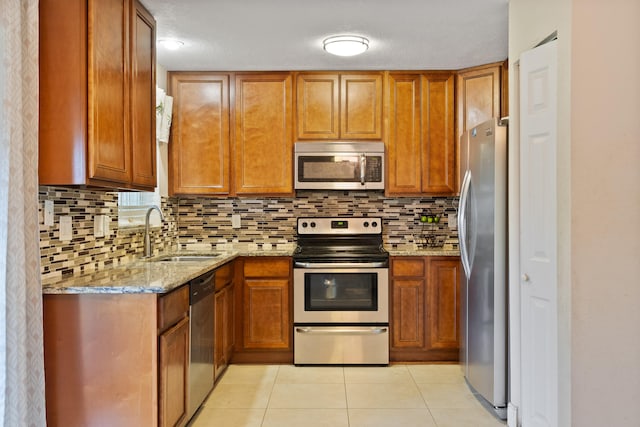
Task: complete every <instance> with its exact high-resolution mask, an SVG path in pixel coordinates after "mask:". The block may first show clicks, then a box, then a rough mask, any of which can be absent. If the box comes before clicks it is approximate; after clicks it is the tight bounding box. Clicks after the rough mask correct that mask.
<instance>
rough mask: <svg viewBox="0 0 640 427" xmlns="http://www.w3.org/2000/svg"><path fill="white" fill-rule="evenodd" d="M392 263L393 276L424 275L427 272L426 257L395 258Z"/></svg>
mask: <svg viewBox="0 0 640 427" xmlns="http://www.w3.org/2000/svg"><path fill="white" fill-rule="evenodd" d="M391 265H392V268H391V274H392V276H393V277H424V275H425V273H426V268H425V267H426V263H425V260H424V259H417V258H410V259H393V260H392V264H391Z"/></svg>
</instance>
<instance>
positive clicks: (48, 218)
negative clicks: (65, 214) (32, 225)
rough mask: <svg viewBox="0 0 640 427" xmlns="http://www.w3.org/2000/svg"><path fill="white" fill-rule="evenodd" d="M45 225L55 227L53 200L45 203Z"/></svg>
mask: <svg viewBox="0 0 640 427" xmlns="http://www.w3.org/2000/svg"><path fill="white" fill-rule="evenodd" d="M44 225H45V226H47V227H51V226H52V225H53V200H45V201H44Z"/></svg>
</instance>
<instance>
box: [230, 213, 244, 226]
mask: <svg viewBox="0 0 640 427" xmlns="http://www.w3.org/2000/svg"><path fill="white" fill-rule="evenodd" d="M241 227H242V221H241V219H240V214H233V215H231V228H241Z"/></svg>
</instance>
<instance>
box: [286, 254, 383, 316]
mask: <svg viewBox="0 0 640 427" xmlns="http://www.w3.org/2000/svg"><path fill="white" fill-rule="evenodd" d="M293 321H294V323H296V324H304V323H306V324H310V323H315V324H320V323H325V324H326V323H333V324H335V323H342V324H345V323H383V324H386V323H388V322H389V270H388V268H361V267H360V268H349V267H340V268H339V267H330V264H326V266H324V267H322V268H295V269H294V271H293Z"/></svg>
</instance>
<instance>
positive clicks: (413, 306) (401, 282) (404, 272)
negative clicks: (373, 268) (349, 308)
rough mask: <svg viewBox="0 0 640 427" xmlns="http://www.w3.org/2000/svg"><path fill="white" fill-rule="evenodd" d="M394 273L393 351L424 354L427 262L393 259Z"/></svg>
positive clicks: (392, 305)
mask: <svg viewBox="0 0 640 427" xmlns="http://www.w3.org/2000/svg"><path fill="white" fill-rule="evenodd" d="M391 270H392V271H391V274H392V280H391V298H392V300H391V307H392V308H391V350H392V352H393V350H417V351H422V350H423V349H424V346H425V327H426V325H425V293H426V262H425V260H424V258H408V259H407V258H404V259H393V260H392V267H391Z"/></svg>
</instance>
